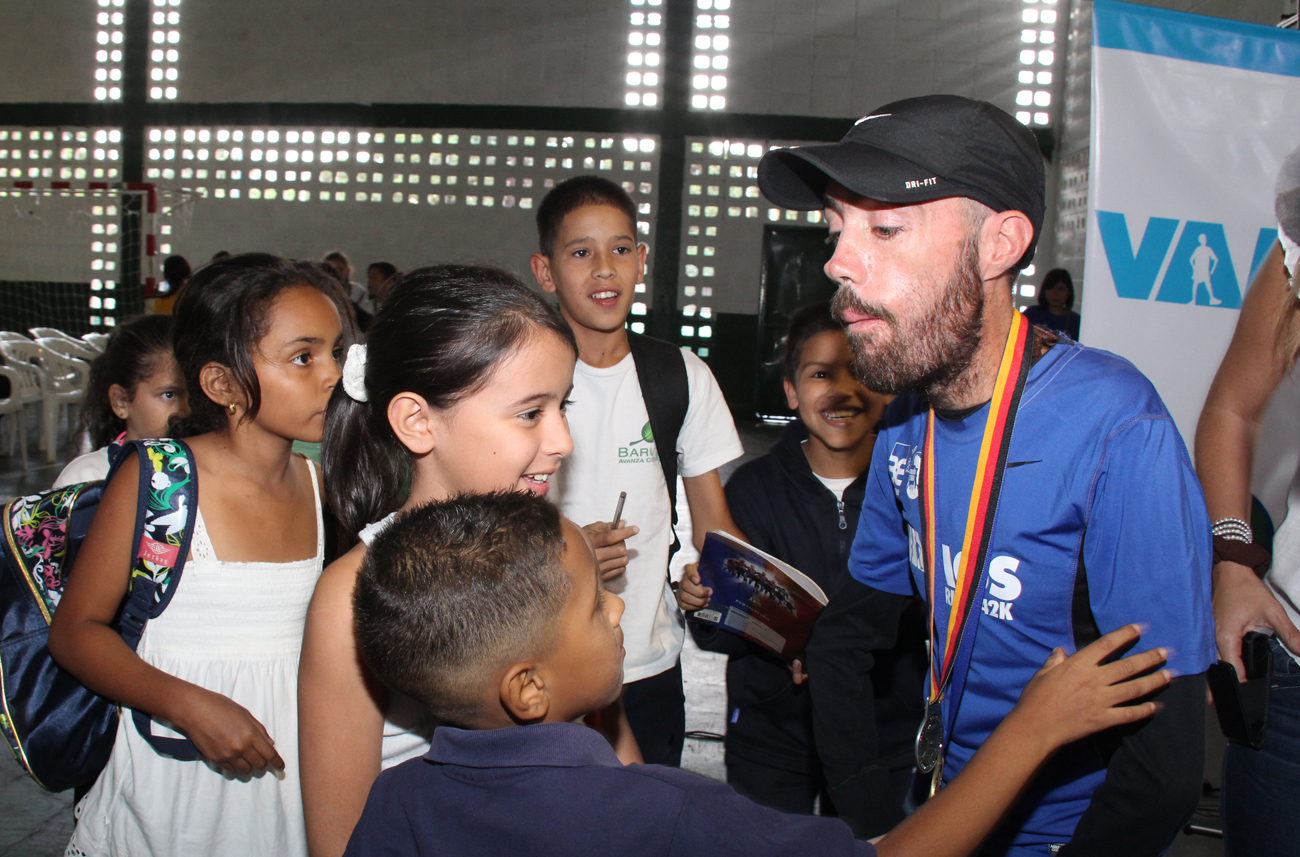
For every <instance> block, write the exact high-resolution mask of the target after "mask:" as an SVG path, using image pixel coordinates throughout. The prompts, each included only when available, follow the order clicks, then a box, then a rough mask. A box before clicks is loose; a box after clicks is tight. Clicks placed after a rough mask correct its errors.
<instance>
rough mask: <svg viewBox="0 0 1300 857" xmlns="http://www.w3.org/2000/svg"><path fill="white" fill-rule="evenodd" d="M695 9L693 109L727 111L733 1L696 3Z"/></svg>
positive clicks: (703, 1)
mask: <svg viewBox="0 0 1300 857" xmlns="http://www.w3.org/2000/svg"><path fill="white" fill-rule="evenodd" d="M695 6H696V14H695V36H694V51H693V53H692V57H691V107H692V108H694V109H696V110H723V109H725V108H726V106H727V96H726V91H727V67H728V64H729V62H730V53H729V52H730V50H731V11H730V10H731V0H695Z"/></svg>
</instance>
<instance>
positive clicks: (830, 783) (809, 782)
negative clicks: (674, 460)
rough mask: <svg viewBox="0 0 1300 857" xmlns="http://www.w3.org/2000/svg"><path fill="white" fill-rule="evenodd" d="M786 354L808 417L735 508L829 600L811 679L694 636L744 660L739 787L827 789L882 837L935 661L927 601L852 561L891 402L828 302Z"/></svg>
mask: <svg viewBox="0 0 1300 857" xmlns="http://www.w3.org/2000/svg"><path fill="white" fill-rule="evenodd" d="M782 356H783V360H782V363H783V368H784V370H785V380H784V382H783V383H784V387H785V393H786V399H787V402H788V404H789V406H790V408H791V409H792V410H795V411H796V412H797V413H798V415H799V420H798V421H797V422H795V423H792V424H791V425H790V426H788V427H787V428H786V430H785V432H784V433H783V434H782V436H781V439H780V440H779V441H778V442H777V443H776V444H775V445H773V447H772V450H771V452H769V453H768V454H767V455H764V456H762V457H760V458H757V459H755V460H753V461H750V462H747V463H745V464H743V465H741V467H740V468H739V469H738V470H737V471H736V472H735V473H734V474H733V475H732V477H731V479H730V480H729V481H728V482H727V502H728V504H729V505H730V507H731V512H732V515H733V516H734V517H735V519H736V523H737V524H739V525H740V527H741V528H742V529H744V531H745V533H746V534H747V535H748V536H749V538H750V542H751V544H753V545H755V546H756V547H758V548H759V549H760V550H764V551H767V552H768V553H770V554H772V555H773V556H776V557H778V558H780V559H783V560H785V561H786V562H788V563H790V564H791V565H793V566H795V567H796V568H798V569H799V570H800V571H802V572H803V573H805V574H807V575H808V576H809V577H811V578H812V579H813V580H814V581H816V582H817V584H818V585H819V586H821V587H822V589H823V590H825V592H826V594H827V595H828V596H829V597H830V604H829V605H828V606H827V607H826V609H825V610H823V611H822V613H821V615H820V616H818V618H817V623H816V625H815V626H814V628H813V634H812V638H811V640H810V642H809V645H808V650H807V652H806V654H801V655H800V660H801V661H802V664H803V671H804V672H806V674H807V677H808V682H807V684H803V683H797V682H798V680H797V679H796V678H795V677H794V676H792V675H791V671H790V668H789V667H788V666H787V665H786V664H785V663H784V662H783V661H782V660H781V659H779V658H777V657H775V656H773V655H772V654H771V653H770V652H768V651H767V650H766V649H764V648H762V647H761V646H758V645H755V644H753V643H749V642H747V641H746V640H745V639H744V638H742V637H740V636H738V635H736V634H733V633H730V632H727V631H724V630H721V629H719V628H717V627H716V626H711V625H704V624H700V623H694V622H693V623H691V634H692V635H693V636H694V638H695V640H696V642H697V643H698V644H699V645H700V646H701V648H705V649H709V650H711V651H716V652H723V653H725V654H727V655H729V656H730V657H729V659H728V662H727V736H726V765H727V782H728V783H730V784H731V785H732V786H734V787H735V789H736V790H737V791H739V792H740V793H741V794H743V795H745V796H747V797H750V798H752V799H754V800H756V801H758V802H759V803H761V804H763V805H765V806H770V807H772V808H773V809H779V810H781V811H783V812H799V813H804V814H809V813H811V812H812V811H813V807H814V805H815V800H816V799H817V797H818V796H819V795H821V796H822V797H823V801H822V804H821V814H823V815H829V814H835V815H838V816H839V817H840V818H842V819H844V820H845V821H847V822H848V823H849V825H850V826H851V827H852V828H853V829H854V832H855V833H856V834H857V835H859V836H862V837H869V836H878V835H880V834H881V833H884V832H885V831H886V830H888V829H889V828H890V827H892V826H894V825H895V824H897V823H898V822H899V821H901V820H902V818H903V795H904V793H905V791H906V789H907V784H908V781H909V779H910V776H911V769H912V743H913V739H914V737H915V735H916V729H917V727H918V726H919V725H920V722H921V712H922V705H921V689H922V681H923V676H924V673H925V664H926V660H925V658H926V650H925V623H924V620H923V618H922V616H921V614H919V613H918V611H916V610H908V611H907V612H906V613H905V609H906V608H907V607H908V606H909V604H910V603H911V602H912V601H913V600H914V599H909V598H906V597H904V596H900V595H893V594H890V593H884V592H879V591H876V590H871V589H869V588H867V587H865V586H863V585H862V584H860V583H858V582H857V581H855V580H854V579H853V578H852V577H850V576H849V571H848V560H849V549H850V547H851V546H852V544H853V536H854V533H855V532H856V531H857V525H858V516H859V515H860V514H861V511H862V498H863V494H864V493H865V484H866V477H865V476H864V471H865V470H866V469H867V465H868V464H869V463H870V461H871V450H872V444H873V441H874V440H875V432H876V424H877V423H878V422H879V420H880V415H881V413H882V412H883V411H884V408H885V404H886V403H887V402H888V401H889V397H887V396H883V395H880V394H878V393H872V392H871V391H869V390H868V389H866V388H865V387H864V386H862V384H861V383H860V382H859V381H858V380H857V379H856V378H855V377H853V372H852V368H851V363H852V361H853V353H852V352H851V351H850V350H849V346H848V340H847V339H846V338H845V335H844V329H843V328H842V327H841V326H840V324H839V322H838V321H836V320H835V318H834V316H833V315H832V314H831V308H830V304H829V303H828V302H826V301H822V302H821V303H816V304H811V305H809V306H806V307H803V308H801V309H799V310H798V311H796V312H795V313H794V315H793V316H792V317H791V319H790V328H789V331H788V333H787V335H786V338H785V347H784V349H783V355H782ZM697 581H698V574H697V573H696V572H694V571H693V569H692V570H689V571H688V574H687V575H686V577H684V578H683V580H682V585H681V589H680V590H679V591H678V600H679V602H680V603H681V604H682V606H683V608H685V609H688V610H690V609H698V608H699V607H702V606H704V602H706V601H707V596H708V591H707V589H705V588H704V587H702V586H701V585H699V584H698V583H697ZM896 637H897V643H895V638H896ZM800 678H802V677H800ZM826 797H829V798H830V802H829V803H828V802H827V801H826V800H825V798H826ZM832 806H833V809H834V812H833V813H832V812H830V811H829V810H830V809H831V807H832Z"/></svg>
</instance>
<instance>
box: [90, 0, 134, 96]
mask: <svg viewBox="0 0 1300 857" xmlns="http://www.w3.org/2000/svg"><path fill="white" fill-rule="evenodd" d="M94 2H95V6H94V9H95V25H96V26H95V83H94V87H93V94H94V96H95V100H96V101H121V100H122V41H123V29H122V28H123V24H124V23H125V15H126V8H125V7H126V0H94Z"/></svg>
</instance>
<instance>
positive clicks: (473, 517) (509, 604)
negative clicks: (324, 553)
mask: <svg viewBox="0 0 1300 857" xmlns="http://www.w3.org/2000/svg"><path fill="white" fill-rule="evenodd" d="M560 520H561V519H560V513H559V511H558V510H557V509H556V507H555V506H554V505H552V504H551V503H548V502H546V500H544V499H542V498H541V497H538V496H537V495H535V494H532V493H527V492H517V491H501V492H496V493H492V494H462V495H460V496H457V497H453V498H451V499H449V500H444V501H442V502H438V503H430V504H428V505H426V506H421V507H419V508H416V509H413V510H411V511H409V512H406V513H405V514H402V515H400V516H398V517H397V518H396V519H395V520H394V521H393V522H392V523H391V524H390V525H389V526H388V527H387V528H386V529H385V530H384V531H383V532H382V533H381V534H380V535H379V536H378V537H377V538H376V539H375V540H374V542H373V543H372V544H371V545H370V549H369V550H368V551H367V552H366V558H365V560H364V561H363V562H362V564H361V571H360V574H359V576H358V578H357V584H356V589H355V590H354V592H353V596H352V607H353V616H354V622H355V628H356V637H357V646H358V648H359V649H360V652H361V657H362V659H363V660H364V661H365V662H366V664H367V665H368V666H369V667H370V669H371V670H372V671H373V672H374V674H375V675H376V676H377V677H378V678H379V680H380V681H382V682H383V683H384V684H386V685H388V686H389V687H392V688H394V689H396V690H398V691H401V692H402V693H404V694H406V695H407V696H410V697H412V698H413V699H416V700H418V701H419V702H421V703H423V704H424V705H426V706H428V707H429V708H430V709H431V710H432V711H433V713H434V714H435V715H437V716H438V717H439V718H441V719H442V720H443V721H445V722H448V723H451V724H455V725H460V726H472V725H473V723H474V720H475V719H476V718H477V717H478V716H479V715H480V714H481V713H482V711H481V708H482V700H483V696H484V691H485V684H484V683H485V682H486V681H489V680H490V679H491V677H492V676H493V675H495V673H496V672H497V671H498V670H500V669H503V668H505V667H507V666H509V665H510V664H511V663H513V662H515V661H517V660H519V659H521V658H528V657H533V656H537V655H540V654H544V653H545V652H546V651H548V650H549V648H550V646H551V645H553V643H554V639H555V635H556V632H557V622H556V617H557V616H559V614H560V612H561V611H562V610H563V608H564V604H565V602H566V601H567V600H568V597H569V590H570V589H571V587H572V581H571V579H570V577H569V574H568V572H567V571H566V570H565V568H564V565H563V562H562V561H561V555H562V554H563V552H564V533H563V530H562V529H561V526H560Z"/></svg>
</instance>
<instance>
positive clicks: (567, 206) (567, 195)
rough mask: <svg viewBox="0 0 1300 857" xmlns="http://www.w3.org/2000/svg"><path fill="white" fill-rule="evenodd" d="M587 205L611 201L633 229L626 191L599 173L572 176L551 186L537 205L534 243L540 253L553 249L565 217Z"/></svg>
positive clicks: (632, 207) (633, 216) (547, 253)
mask: <svg viewBox="0 0 1300 857" xmlns="http://www.w3.org/2000/svg"><path fill="white" fill-rule="evenodd" d="M587 205H612V206H613V207H614V208H617V209H619V210H621V211H622V212H623V213H624V214H626V215H627V219H628V222H630V223H631V224H632V228H633V230H635V229H636V203H634V202H633V201H632V197H631V196H630V195H629V194H628V192H627V191H625V190H623V188H622V187H620V186H619V185H617V184H615V183H614V182H612V181H610V180H609V179H607V178H602V177H600V176H574V177H573V178H571V179H568V180H567V181H562V182H560V183H559V184H557V185H556V186H555V187H554V188H552V189H551V192H550V193H548V194H547V195H546V196H545V197H544V198H543V199H542V204H541V205H539V206H538V207H537V244H538V247H539V249H541V251H542V255H543V256H548V257H549V256H550V255H551V254H552V253H553V252H554V250H555V239H556V238H557V237H559V234H560V225H561V224H563V223H564V218H566V217H568V216H569V215H570V214H572V213H573V212H575V211H577V210H578V209H579V208H582V207H583V206H587Z"/></svg>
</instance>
